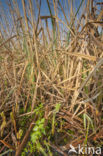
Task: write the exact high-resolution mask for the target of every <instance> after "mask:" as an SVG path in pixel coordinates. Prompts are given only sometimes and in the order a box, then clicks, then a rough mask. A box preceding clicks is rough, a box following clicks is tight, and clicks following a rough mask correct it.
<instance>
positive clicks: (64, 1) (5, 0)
mask: <svg viewBox="0 0 103 156" xmlns="http://www.w3.org/2000/svg"><path fill="white" fill-rule="evenodd" d="M10 1H16V0H10ZM32 1H33V7H34V10H35V15H36V18H37V15H38V9H37V5H36V0H32ZM59 1H60V3H61V5H62V7H63V9H64V11H65V14H66V17H67V19H68V21H70V10H71V4H69V5H68V3H67V2H68V1H69V2H70V3H73V11H74V12H75V14H76V12H77V10H78V8H79V6H80V4H81V2H82V1H84V2H83V4H82V6H81V8H80V10H79V12H78V14H77V19H79V17H80V15H81V13H82V11H83V9H84V8H85V6H86V3H87V1H88V0H59ZM94 1H95V2H102V1H103V0H97V1H96V0H94ZM8 2H9V0H0V5H1V4H2V6H3V9H4V12H2V10H1V9H0V17H3V16H2V15H3V14H5V15H6V17H7V19H8V21H9V23H11V21H10V19H9V9H8ZM25 2H26V3H27V2H29V0H25ZM38 2H40V0H38ZM49 2H50V4H51V8H52V11H53V13H54V9H53V0H49ZM17 3H18V6H19V9H20V12H21V16H24V14H23V8H22V0H17ZM59 10H60V9H59ZM68 10H69V11H68ZM40 15H41V16H47V15H50V12H49V8H48V5H47V0H41V10H40ZM58 16H59V18H60V19H62V20H63V21H64V22H65V18H64V16H63V13H62V12H61V11H59V14H58ZM1 19H2V22H4V21H3V20H4V17H3V18H0V21H1ZM48 23H49V27H51V20H50V19H49V20H48Z"/></svg>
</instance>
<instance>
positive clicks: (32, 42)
mask: <svg viewBox="0 0 103 156" xmlns="http://www.w3.org/2000/svg"><path fill="white" fill-rule="evenodd" d="M41 3H42V1H40V3H39V1H36V5H37V6H36V7H37V8H38V10H39V11H38V12H39V13H38V17H37V20H36V18H34V11H35V9H33V4H32V0H29V1H28V2H27V4H26V3H25V0H22V7H23V15H22V14H21V13H20V8H19V6H18V3H17V1H13V3H12V1H11V0H10V1H8V3H7V5H8V8H9V13H10V17H9V18H6V15H5V14H4V13H3V12H4V8H3V6H2V5H1V8H0V9H1V13H2V19H3V22H2V20H1V21H0V112H1V115H0V125H1V126H0V147H1V149H0V153H3V152H5V151H6V150H7V148H10V149H13V150H16V152H18V147H19V144H22V143H23V142H22V140H23V138H20V139H17V135H18V132H19V130H20V129H23V128H22V126H21V124H20V122H22V119H24V118H23V117H25V118H26V117H27V118H28V120H26V125H25V126H24V127H25V128H26V129H25V130H24V129H23V137H25V134H26V131H27V130H28V126H29V124H30V122H33V123H34V124H35V122H36V121H37V120H41V119H39V118H40V117H39V115H40V114H38V115H37V114H36V113H35V109H37V108H39V105H40V104H42V105H43V108H42V113H43V115H42V118H45V124H44V126H45V129H46V126H47V125H48V123H50V125H51V126H52V119H53V117H54V115H55V129H54V134H51V131H50V130H46V134H45V135H44V136H43V138H44V139H45V140H46V141H47V142H48V147H50V150H51V151H52V152H53V151H54V152H55V151H57V152H58V154H59V153H61V154H62V155H63V154H64V155H66V152H65V151H66V150H68V149H69V145H70V144H72V145H74V146H77V145H78V144H81V145H85V144H88V145H89V146H94V145H95V146H100V147H101V146H102V144H103V143H102V138H103V132H102V129H103V126H102V125H103V112H102V111H103V109H102V105H103V78H102V76H103V34H102V33H103V32H102V33H100V32H99V31H100V30H102V29H103V20H102V17H103V10H102V4H99V3H98V4H96V3H95V2H94V1H91V2H90V1H89V0H88V1H87V8H85V12H83V13H81V15H80V16H78V18H79V19H78V18H77V17H76V16H75V13H74V12H73V9H71V15H72V16H73V17H72V18H71V21H70V22H69V20H68V18H67V15H66V12H65V10H64V8H63V6H62V4H61V3H60V1H58V3H56V2H55V1H54V0H53V1H52V4H51V3H50V2H49V1H47V3H48V6H49V7H50V8H49V11H50V16H49V15H45V16H42V15H41V13H40V9H41ZM68 3H70V2H69V1H68ZM51 5H52V7H54V14H53V13H52V7H51ZM98 5H99V6H100V7H99V9H98ZM72 7H73V6H72ZM82 7H84V6H82ZM96 9H98V11H96ZM59 11H61V13H62V14H63V16H64V19H60V17H59ZM50 19H51V20H52V29H51V28H49V24H48V20H50ZM10 21H11V23H10ZM43 22H45V26H44V25H43ZM60 23H61V24H62V26H61V25H60ZM64 30H65V31H64ZM65 33H66V35H65ZM68 34H70V36H69V38H68ZM65 36H66V37H65ZM67 38H68V40H67ZM58 104H60V109H59V111H57V113H56V114H55V113H54V112H55V109H56V108H55V107H56V106H57V105H58ZM22 110H23V111H22ZM11 112H12V116H13V117H12V118H11V117H10V113H11ZM34 116H36V118H35V119H34ZM84 121H85V122H84ZM56 123H57V126H56ZM88 124H89V130H88V129H87V127H88ZM51 126H50V127H51ZM52 128H53V127H52ZM30 133H31V132H30ZM8 134H10V135H9V136H8ZM87 134H88V135H87ZM13 135H14V138H13V137H12V136H13ZM48 136H50V140H48ZM52 137H53V139H51V138H52ZM55 137H56V138H57V139H55ZM15 139H16V142H17V144H15V141H14V140H15ZM23 141H24V140H23ZM86 141H87V142H86ZM26 142H28V141H27V140H26ZM40 143H41V145H42V146H43V148H44V149H45V145H44V142H43V141H42V140H40ZM26 144H27V143H26ZM23 148H24V146H23ZM22 150H23V149H22ZM22 150H21V151H22ZM40 152H41V153H43V151H42V150H41V151H40ZM34 153H35V152H34ZM49 154H50V153H49Z"/></svg>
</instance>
